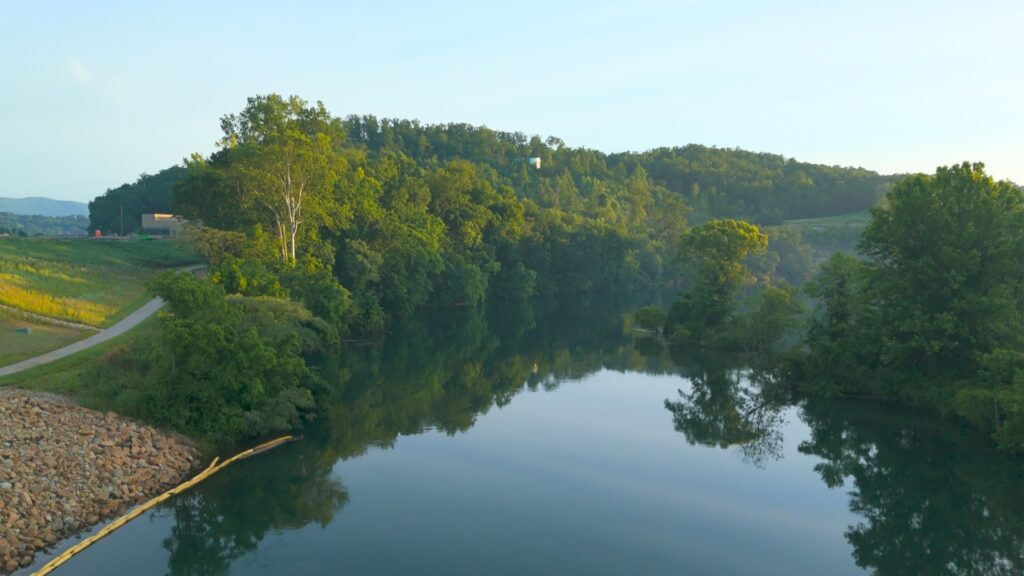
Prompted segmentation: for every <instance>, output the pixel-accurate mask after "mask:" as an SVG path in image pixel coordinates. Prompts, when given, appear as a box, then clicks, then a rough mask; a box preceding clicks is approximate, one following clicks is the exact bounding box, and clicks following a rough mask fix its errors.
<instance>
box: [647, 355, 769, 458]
mask: <svg viewBox="0 0 1024 576" xmlns="http://www.w3.org/2000/svg"><path fill="white" fill-rule="evenodd" d="M677 359H679V357H678V356H677ZM683 360H686V361H687V364H688V365H687V370H686V372H687V374H688V376H689V382H690V390H689V391H684V390H679V399H678V400H674V401H673V400H665V408H667V409H668V410H669V411H670V412H671V413H672V421H673V423H674V424H675V428H676V430H677V431H679V432H682V433H683V434H684V435H685V436H686V440H687V441H688V442H689V443H690V444H700V445H702V446H712V447H715V446H717V447H719V448H729V447H732V446H736V447H738V449H739V450H740V452H741V453H742V454H743V459H744V460H745V461H747V462H749V463H751V464H753V465H755V466H758V467H763V466H764V465H765V464H766V463H767V462H769V461H771V460H778V459H779V458H781V457H782V441H783V437H782V425H783V424H785V419H784V417H783V413H782V411H783V409H784V408H785V404H783V399H784V395H783V394H781V393H780V392H779V390H778V385H777V384H776V383H775V382H774V381H773V380H772V379H771V376H770V375H769V374H768V373H762V372H757V371H751V370H745V369H739V368H730V367H729V364H728V363H727V361H726V360H725V359H720V358H719V359H716V358H703V359H701V358H695V357H690V358H683Z"/></svg>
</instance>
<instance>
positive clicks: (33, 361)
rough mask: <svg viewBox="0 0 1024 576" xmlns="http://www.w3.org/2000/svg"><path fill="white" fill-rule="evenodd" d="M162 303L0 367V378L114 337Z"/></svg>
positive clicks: (147, 305)
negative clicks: (101, 328) (59, 346)
mask: <svg viewBox="0 0 1024 576" xmlns="http://www.w3.org/2000/svg"><path fill="white" fill-rule="evenodd" d="M205 267H206V265H205V264H196V265H194V266H186V267H184V268H180V269H179V271H181V272H194V271H196V270H199V269H201V268H205ZM164 304H165V302H164V301H163V298H153V299H152V300H150V301H149V302H146V303H145V304H143V305H142V307H141V308H139V309H138V310H136V311H135V312H132V313H131V314H129V315H128V316H126V317H125V318H124V319H123V320H121V321H120V322H118V323H117V324H114V325H113V326H111V327H110V328H107V329H106V330H100V331H99V332H98V333H97V334H94V335H92V336H89V337H88V338H86V339H85V340H79V341H78V342H75V343H73V344H68V345H67V346H65V347H63V348H58V349H56V350H54V351H52V352H47V353H45V354H40V355H39V356H35V357H33V358H29V359H28V360H22V361H21V362H18V363H17V364H10V365H8V366H3V367H0V378H2V377H4V376H8V375H11V374H17V373H18V372H21V371H22V370H28V369H29V368H35V367H36V366H42V365H43V364H49V363H50V362H53V361H54V360H60V359H61V358H66V357H68V356H71V355H72V354H74V353H76V352H81V351H82V350H86V349H88V348H92V347H93V346H95V345H97V344H99V343H101V342H106V341H107V340H110V339H111V338H116V337H117V336H120V335H121V334H124V333H125V332H127V331H129V330H131V329H132V328H135V327H136V326H138V325H139V324H141V323H142V321H143V320H145V319H146V318H149V317H150V316H152V315H153V314H156V312H157V310H159V309H161V308H163V307H164Z"/></svg>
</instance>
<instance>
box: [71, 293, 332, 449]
mask: <svg viewBox="0 0 1024 576" xmlns="http://www.w3.org/2000/svg"><path fill="white" fill-rule="evenodd" d="M153 290H154V291H155V292H156V293H157V294H158V295H160V296H161V297H162V298H164V299H165V300H167V302H168V307H169V309H170V312H167V313H163V314H162V315H161V318H160V331H159V340H158V341H150V340H140V341H137V342H135V343H133V344H132V345H131V346H130V347H128V348H127V349H124V350H121V351H120V352H118V353H115V354H114V355H113V356H112V357H111V358H108V361H106V362H104V363H100V364H97V365H96V366H94V367H93V368H92V369H90V370H89V371H87V372H86V373H85V374H84V375H83V376H82V378H83V379H84V380H85V381H86V382H87V383H89V384H87V386H98V387H102V388H104V389H106V390H108V391H111V392H110V394H111V395H112V396H113V399H112V400H111V401H112V403H113V404H114V405H115V406H116V407H117V408H118V409H119V410H120V411H122V412H124V413H126V414H129V415H133V416H138V417H142V418H145V419H146V420H148V421H150V422H153V423H154V424H157V425H159V426H165V427H168V428H170V429H173V430H176V431H179V432H182V433H184V434H188V435H190V436H193V437H196V438H200V439H203V440H206V441H209V442H211V443H213V444H225V443H230V442H233V441H235V440H238V439H241V438H244V437H250V436H260V435H266V434H270V433H275V432H281V431H287V430H290V429H293V428H295V427H297V426H299V425H300V424H301V423H302V422H303V421H304V420H305V419H307V418H309V417H311V415H312V414H313V413H314V409H315V401H314V394H313V391H314V389H315V388H317V386H318V384H317V380H316V378H315V376H314V375H313V374H312V372H311V371H310V369H309V368H308V367H307V365H306V360H305V358H304V354H310V353H315V352H320V351H322V350H323V349H324V339H325V338H327V337H330V333H331V332H330V328H329V327H328V326H327V325H326V323H324V322H323V321H322V320H319V319H317V318H316V317H314V316H313V315H312V314H311V313H310V312H309V311H308V310H306V309H305V308H303V307H302V306H301V305H299V304H296V303H291V302H287V301H283V300H278V299H259V298H255V299H254V298H245V297H238V296H235V297H231V298H229V297H227V296H226V295H225V293H224V290H223V288H222V287H221V286H220V285H217V284H213V283H211V282H209V281H206V280H202V279H199V278H196V277H195V276H193V275H191V274H174V273H167V274H164V275H161V276H160V277H158V278H157V279H156V281H154V283H153Z"/></svg>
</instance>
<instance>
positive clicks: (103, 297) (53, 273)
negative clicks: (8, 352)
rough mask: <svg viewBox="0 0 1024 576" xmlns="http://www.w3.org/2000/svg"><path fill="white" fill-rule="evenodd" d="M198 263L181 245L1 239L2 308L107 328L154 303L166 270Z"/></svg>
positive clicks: (4, 340) (1, 337)
mask: <svg viewBox="0 0 1024 576" xmlns="http://www.w3.org/2000/svg"><path fill="white" fill-rule="evenodd" d="M196 262H198V258H197V257H196V256H195V254H194V253H192V251H191V250H190V249H189V247H188V245H187V244H186V243H185V242H184V241H181V240H173V241H172V240H99V239H90V238H75V239H67V240H63V239H61V240H58V239H43V238H0V304H6V305H8V306H13V307H15V308H18V309H21V310H26V311H29V312H34V313H36V314H42V315H44V316H49V317H51V318H59V319H61V320H69V321H72V322H78V323H81V324H87V325H89V326H97V327H106V326H109V325H111V324H113V323H115V322H117V321H118V320H119V319H121V318H122V317H124V316H125V315H127V314H129V313H131V311H132V310H134V309H135V308H138V307H139V306H141V305H142V304H143V303H144V302H145V301H146V300H147V299H148V298H149V295H148V294H147V292H146V283H147V282H149V281H150V280H151V279H152V278H153V277H154V276H156V275H157V274H158V273H159V272H160V271H161V270H164V269H167V268H176V267H180V266H185V265H188V264H194V263H196ZM8 344H9V342H8V335H6V334H5V333H0V349H3V348H4V347H5V346H7V345H8Z"/></svg>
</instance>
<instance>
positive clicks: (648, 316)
mask: <svg viewBox="0 0 1024 576" xmlns="http://www.w3.org/2000/svg"><path fill="white" fill-rule="evenodd" d="M633 318H634V319H635V320H636V323H637V324H639V325H640V327H641V328H643V329H644V330H650V331H651V332H654V333H658V332H661V328H662V326H664V325H665V318H666V316H665V312H663V311H662V309H661V308H658V307H657V306H644V307H643V308H641V309H639V310H637V311H636V312H635V313H634V314H633Z"/></svg>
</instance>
